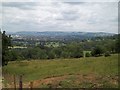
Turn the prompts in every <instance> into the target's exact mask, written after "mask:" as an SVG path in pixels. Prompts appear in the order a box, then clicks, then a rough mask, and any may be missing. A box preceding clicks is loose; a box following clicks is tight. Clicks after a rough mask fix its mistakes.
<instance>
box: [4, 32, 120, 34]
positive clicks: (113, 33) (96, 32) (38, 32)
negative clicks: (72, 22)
mask: <svg viewBox="0 0 120 90" xmlns="http://www.w3.org/2000/svg"><path fill="white" fill-rule="evenodd" d="M19 32H35V33H36V32H38V33H39V32H63V33H72V32H75V33H109V34H118V33H111V32H90V31H87V32H86V31H15V32H12V31H10V32H9V31H8V32H6V33H19Z"/></svg>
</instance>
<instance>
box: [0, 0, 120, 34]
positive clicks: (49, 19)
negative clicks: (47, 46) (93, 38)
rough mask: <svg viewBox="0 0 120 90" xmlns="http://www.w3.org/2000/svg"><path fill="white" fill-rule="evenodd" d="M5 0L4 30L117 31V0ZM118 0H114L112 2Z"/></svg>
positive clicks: (1, 12) (2, 24)
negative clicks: (101, 0)
mask: <svg viewBox="0 0 120 90" xmlns="http://www.w3.org/2000/svg"><path fill="white" fill-rule="evenodd" d="M8 1H9V0H8ZM8 1H6V0H4V1H3V2H2V7H1V10H0V15H1V17H0V20H1V21H2V22H1V25H0V26H1V27H2V30H5V31H7V32H19V31H38V32H43V31H65V32H69V31H70V32H109V33H118V2H117V1H116V0H110V1H111V2H108V1H106V2H100V1H99V2H95V1H94V0H93V1H91V2H90V0H84V2H83V0H82V1H80V0H76V1H75V0H74V1H73V0H70V1H69V2H68V0H66V1H65V0H61V1H59V2H58V1H55V0H54V1H51V0H47V1H43V0H42V1H39V2H38V1H36V2H34V1H32V0H31V1H30V2H25V1H21V2H15V0H12V1H9V2H8ZM113 1H115V2H113Z"/></svg>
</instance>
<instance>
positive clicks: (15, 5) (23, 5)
mask: <svg viewBox="0 0 120 90" xmlns="http://www.w3.org/2000/svg"><path fill="white" fill-rule="evenodd" d="M36 5H37V4H36V3H33V2H3V3H2V6H3V7H8V8H9V7H12V8H19V9H24V10H29V9H30V10H31V9H33V7H34V6H36Z"/></svg>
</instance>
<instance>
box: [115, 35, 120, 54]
mask: <svg viewBox="0 0 120 90" xmlns="http://www.w3.org/2000/svg"><path fill="white" fill-rule="evenodd" d="M115 46H116V48H115V51H116V52H117V53H120V34H118V38H117V40H116V45H115Z"/></svg>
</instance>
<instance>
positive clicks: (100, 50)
mask: <svg viewBox="0 0 120 90" xmlns="http://www.w3.org/2000/svg"><path fill="white" fill-rule="evenodd" d="M103 53H104V49H103V47H100V46H97V47H95V48H94V49H93V50H92V52H91V54H92V56H101V54H103Z"/></svg>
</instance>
